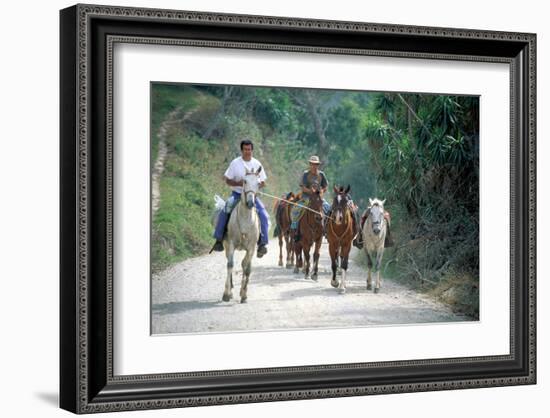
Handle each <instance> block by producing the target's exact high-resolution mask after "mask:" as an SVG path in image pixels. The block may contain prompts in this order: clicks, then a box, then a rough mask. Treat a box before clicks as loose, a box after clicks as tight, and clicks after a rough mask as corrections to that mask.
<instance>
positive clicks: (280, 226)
mask: <svg viewBox="0 0 550 418" xmlns="http://www.w3.org/2000/svg"><path fill="white" fill-rule="evenodd" d="M284 199H285V200H287V201H288V202H294V201H295V200H296V196H295V195H294V193H292V192H290V193H288V194H286V195H284ZM288 202H285V201H284V200H276V201H275V206H274V208H273V209H274V212H275V222H276V224H277V231H278V237H279V266H282V265H283V241H284V243H285V245H286V268H287V269H288V268H291V267H292V266H293V265H294V249H293V246H294V240H293V239H292V237H291V236H290V224H291V221H290V210H291V209H292V205H291V204H290V203H288Z"/></svg>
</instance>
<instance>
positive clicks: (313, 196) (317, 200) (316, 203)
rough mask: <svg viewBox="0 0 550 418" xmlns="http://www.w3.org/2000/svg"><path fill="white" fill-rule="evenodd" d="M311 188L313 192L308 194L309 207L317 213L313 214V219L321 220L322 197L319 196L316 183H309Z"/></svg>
mask: <svg viewBox="0 0 550 418" xmlns="http://www.w3.org/2000/svg"><path fill="white" fill-rule="evenodd" d="M311 190H312V192H313V193H310V196H309V208H310V209H313V210H314V211H316V212H317V213H318V214H316V215H315V220H316V221H317V222H321V221H322V218H323V215H322V213H323V212H322V211H323V197H322V196H321V188H320V187H319V184H318V183H313V184H312V185H311Z"/></svg>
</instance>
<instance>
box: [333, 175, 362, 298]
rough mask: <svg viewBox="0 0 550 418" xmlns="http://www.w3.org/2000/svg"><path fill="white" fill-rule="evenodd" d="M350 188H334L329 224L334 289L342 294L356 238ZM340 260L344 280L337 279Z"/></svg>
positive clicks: (344, 289) (344, 290)
mask: <svg viewBox="0 0 550 418" xmlns="http://www.w3.org/2000/svg"><path fill="white" fill-rule="evenodd" d="M349 191H350V186H349V185H348V187H346V189H345V190H344V188H343V187H337V186H334V193H335V196H334V201H333V203H332V215H331V217H330V218H329V219H328V222H327V240H328V251H329V254H330V259H331V262H332V280H331V281H330V284H331V285H332V287H338V290H339V292H340V293H345V292H346V273H347V270H348V257H349V252H350V250H351V243H352V241H353V238H354V237H355V227H354V223H353V213H352V211H351V208H350V198H349V196H348V193H349ZM338 258H339V259H340V267H341V268H342V278H341V279H340V281H338V280H337V279H336V270H337V268H338Z"/></svg>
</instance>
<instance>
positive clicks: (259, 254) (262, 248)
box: [256, 244, 267, 258]
mask: <svg viewBox="0 0 550 418" xmlns="http://www.w3.org/2000/svg"><path fill="white" fill-rule="evenodd" d="M266 254H267V247H266V246H265V244H260V245H259V246H258V252H257V253H256V257H258V258H262V257H263V256H264V255H266Z"/></svg>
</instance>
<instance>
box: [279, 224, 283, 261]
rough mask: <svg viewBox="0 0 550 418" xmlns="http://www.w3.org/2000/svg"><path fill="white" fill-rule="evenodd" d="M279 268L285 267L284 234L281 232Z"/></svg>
mask: <svg viewBox="0 0 550 418" xmlns="http://www.w3.org/2000/svg"><path fill="white" fill-rule="evenodd" d="M278 238H279V266H280V267H281V266H282V265H283V234H282V233H281V232H280V231H279V237H278Z"/></svg>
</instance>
